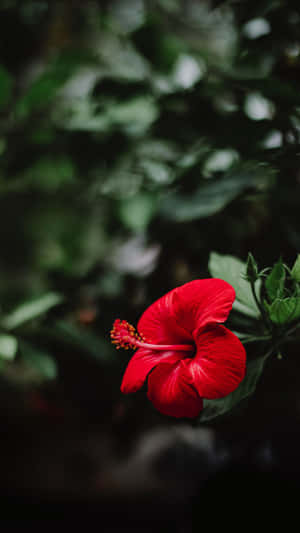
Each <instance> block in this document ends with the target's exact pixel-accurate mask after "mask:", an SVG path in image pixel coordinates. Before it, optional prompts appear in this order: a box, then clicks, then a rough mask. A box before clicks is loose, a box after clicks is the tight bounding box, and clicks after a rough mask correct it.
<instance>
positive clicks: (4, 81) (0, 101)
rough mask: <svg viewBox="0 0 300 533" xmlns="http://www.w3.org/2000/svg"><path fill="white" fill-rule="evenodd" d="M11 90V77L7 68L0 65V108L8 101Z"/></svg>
mask: <svg viewBox="0 0 300 533" xmlns="http://www.w3.org/2000/svg"><path fill="white" fill-rule="evenodd" d="M11 91H12V78H11V76H10V74H9V73H8V72H7V70H6V69H5V68H4V67H3V66H2V65H0V108H1V107H3V106H5V105H6V104H7V102H8V101H9V98H10V95H11Z"/></svg>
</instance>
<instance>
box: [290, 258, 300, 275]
mask: <svg viewBox="0 0 300 533" xmlns="http://www.w3.org/2000/svg"><path fill="white" fill-rule="evenodd" d="M291 275H292V278H293V279H294V280H295V281H299V282H300V254H298V256H297V259H296V261H295V263H294V266H293V268H292V272H291Z"/></svg>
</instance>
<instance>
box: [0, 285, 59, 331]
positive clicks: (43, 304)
mask: <svg viewBox="0 0 300 533" xmlns="http://www.w3.org/2000/svg"><path fill="white" fill-rule="evenodd" d="M62 299H63V298H62V296H61V295H60V294H57V293H55V292H49V293H47V294H43V295H42V296H40V297H38V298H35V299H34V300H30V301H27V302H24V303H23V304H21V305H19V306H18V307H17V308H16V309H14V311H12V312H11V313H10V314H9V315H7V316H6V317H4V318H3V319H2V322H1V325H2V327H4V328H5V329H14V328H17V327H19V326H21V325H22V324H24V322H27V321H28V320H32V319H34V318H37V317H38V316H40V315H42V314H43V313H46V312H47V311H49V309H51V308H52V307H54V306H55V305H58V304H59V303H61V302H62Z"/></svg>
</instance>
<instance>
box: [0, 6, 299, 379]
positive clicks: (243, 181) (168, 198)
mask: <svg viewBox="0 0 300 533" xmlns="http://www.w3.org/2000/svg"><path fill="white" fill-rule="evenodd" d="M299 19H300V8H299V5H298V2H289V3H288V5H287V3H286V2H284V1H283V0H278V1H276V2H273V1H270V0H265V1H264V2H259V3H256V2H254V3H253V2H250V1H247V2H221V3H220V2H215V3H214V2H212V3H206V2H194V1H192V0H190V1H187V2H185V1H180V0H172V1H165V0H164V1H163V0H160V1H158V0H157V1H153V2H146V1H143V0H124V1H119V0H113V1H111V2H100V1H98V2H86V3H85V2H81V3H80V2H74V5H73V3H72V2H68V1H62V2H50V1H47V0H44V1H42V2H35V1H31V0H27V1H26V2H19V1H5V2H2V5H1V7H0V35H1V40H2V46H1V54H2V55H1V58H0V114H1V117H0V124H1V132H0V157H1V170H0V193H1V197H0V218H1V220H0V222H1V223H0V243H1V250H2V252H1V262H0V304H1V305H0V311H1V316H0V322H1V331H0V356H1V361H2V360H3V361H4V363H3V365H2V368H3V369H5V368H6V367H7V366H8V365H11V367H13V365H17V364H19V365H21V367H22V368H23V366H22V364H23V363H22V361H23V359H24V358H26V353H27V354H29V353H31V356H28V357H27V361H29V359H31V360H32V364H33V366H34V360H36V361H37V360H38V357H39V356H38V355H37V354H38V353H46V354H48V353H49V357H50V356H52V357H53V361H54V360H59V358H60V350H62V351H63V350H65V349H66V345H67V346H68V347H69V348H70V349H71V347H72V349H76V350H77V351H79V352H80V353H82V364H83V365H84V361H85V359H84V358H85V357H88V355H92V356H97V354H98V353H99V357H98V361H99V364H103V365H104V364H108V363H109V361H113V356H112V353H113V352H112V351H111V348H110V345H109V336H108V332H109V329H110V327H111V323H112V321H113V319H114V318H115V317H117V316H120V315H121V316H124V318H128V319H131V320H132V321H136V320H137V319H138V317H139V316H140V314H141V312H142V311H143V310H144V309H145V308H146V307H147V305H149V304H150V303H151V302H152V301H153V300H154V299H155V298H156V297H159V296H161V295H162V294H163V293H165V292H166V291H167V290H168V289H171V288H172V287H174V286H176V285H179V284H181V283H184V282H186V281H189V280H190V279H193V278H198V277H207V276H208V275H209V272H208V269H207V264H208V260H209V257H210V262H209V268H210V274H211V275H213V276H216V277H222V278H223V279H226V280H227V281H229V282H230V283H232V284H233V285H234V286H235V288H236V291H237V300H236V302H235V306H234V310H235V311H240V312H242V313H243V317H241V316H239V318H237V317H236V320H237V322H238V321H240V324H243V326H244V324H245V323H246V325H247V327H248V326H249V324H250V326H249V327H250V329H251V327H256V326H251V324H253V323H255V324H257V323H258V319H259V318H260V312H259V310H258V308H257V306H256V303H255V301H254V298H253V294H252V292H251V289H250V286H249V284H248V283H247V282H246V281H245V279H244V277H245V275H246V271H245V263H244V262H243V261H244V260H245V258H246V257H247V253H248V251H249V250H251V251H252V252H253V256H254V257H255V258H256V260H257V263H258V264H259V266H260V268H262V269H264V268H265V267H269V266H270V265H272V264H273V263H274V261H275V260H276V259H277V258H278V256H280V255H281V256H282V258H283V261H284V262H286V263H287V264H292V262H293V261H294V260H295V257H296V256H297V253H298V251H299V249H300V217H299V197H300V182H299V161H298V158H299V131H300V129H299V128H300V114H299V109H300V51H299V42H298V41H299V31H300V22H299ZM213 250H214V251H215V252H214V253H213V254H212V255H211V256H210V253H211V252H212V251H213ZM238 258H240V259H238ZM280 265H281V266H280ZM253 268H254V267H253V265H252V274H253ZM266 275H267V278H266V280H265V288H264V290H265V292H264V293H263V296H264V297H265V298H266V300H267V302H266V303H267V305H269V306H270V307H268V309H269V314H270V318H271V320H272V321H273V323H276V324H280V325H283V324H284V323H285V322H286V321H291V320H295V319H296V318H297V317H299V309H298V307H299V306H298V303H297V302H298V297H299V294H298V293H297V290H298V289H297V282H298V281H299V265H298V263H296V264H295V266H294V267H293V269H292V272H291V276H292V277H290V276H289V275H287V271H286V270H284V268H283V266H282V264H281V263H277V265H275V266H274V268H273V270H272V271H271V272H270V271H269V272H268V274H266ZM285 277H286V280H285ZM293 280H294V281H293ZM284 283H285V287H284ZM293 283H294V285H293ZM255 287H256V290H257V293H258V294H259V293H260V291H261V287H262V278H261V279H258V280H256V281H255ZM24 302H25V303H24ZM245 321H246V322H245ZM249 321H250V322H249ZM237 329H238V328H237ZM241 329H243V328H241ZM43 332H45V335H44V333H43ZM46 332H47V334H46ZM50 338H52V341H50V340H49V339H50ZM53 339H55V340H53ZM24 340H25V341H27V343H28V346H32V348H30V349H27V350H25V349H24V348H23V349H22V350H21V349H20V346H21V342H22V341H24ZM23 346H24V345H23ZM33 347H34V348H33ZM30 350H32V351H30ZM33 353H35V355H32V354H33ZM47 357H48V355H46V359H45V356H41V358H42V359H41V365H40V366H39V365H38V364H36V365H35V369H36V372H38V371H40V374H41V375H43V376H44V377H48V378H49V377H50V374H51V376H52V377H54V374H55V372H54V370H53V369H54V366H52V367H51V364H52V365H54V363H49V364H48V363H47V361H48V362H49V360H48V359H47ZM42 360H43V361H44V362H45V361H46V363H45V364H43V363H42ZM114 361H116V358H114ZM70 364H71V363H70ZM123 364H124V360H122V362H121V358H120V373H119V374H118V372H116V383H117V384H118V383H119V380H120V377H121V367H123ZM47 365H48V366H47ZM45 368H46V371H45ZM49 368H50V371H49ZM51 368H52V370H51ZM37 369H39V370H37ZM47 369H48V370H47ZM18 372H19V373H20V372H21V371H18ZM16 374H17V372H16ZM18 375H19V374H18ZM27 375H28V380H29V381H30V375H29V374H26V376H27Z"/></svg>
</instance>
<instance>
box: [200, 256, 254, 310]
mask: <svg viewBox="0 0 300 533" xmlns="http://www.w3.org/2000/svg"><path fill="white" fill-rule="evenodd" d="M208 269H209V271H210V273H211V275H212V276H213V277H214V278H220V279H223V280H224V281H227V283H230V285H232V286H233V288H234V289H235V292H236V300H235V302H234V304H233V308H234V309H235V310H236V311H239V312H240V313H243V314H245V315H248V316H252V317H258V316H259V314H260V312H259V310H258V308H257V305H256V303H255V300H254V297H253V294H252V291H251V287H250V284H249V282H248V281H246V280H245V279H244V277H243V276H244V275H245V273H246V264H245V263H243V262H242V261H240V259H237V258H236V257H233V256H231V255H221V254H218V253H216V252H212V253H211V254H210V257H209V263H208ZM260 285H261V282H260V280H257V281H256V282H255V290H256V294H259V290H260Z"/></svg>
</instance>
